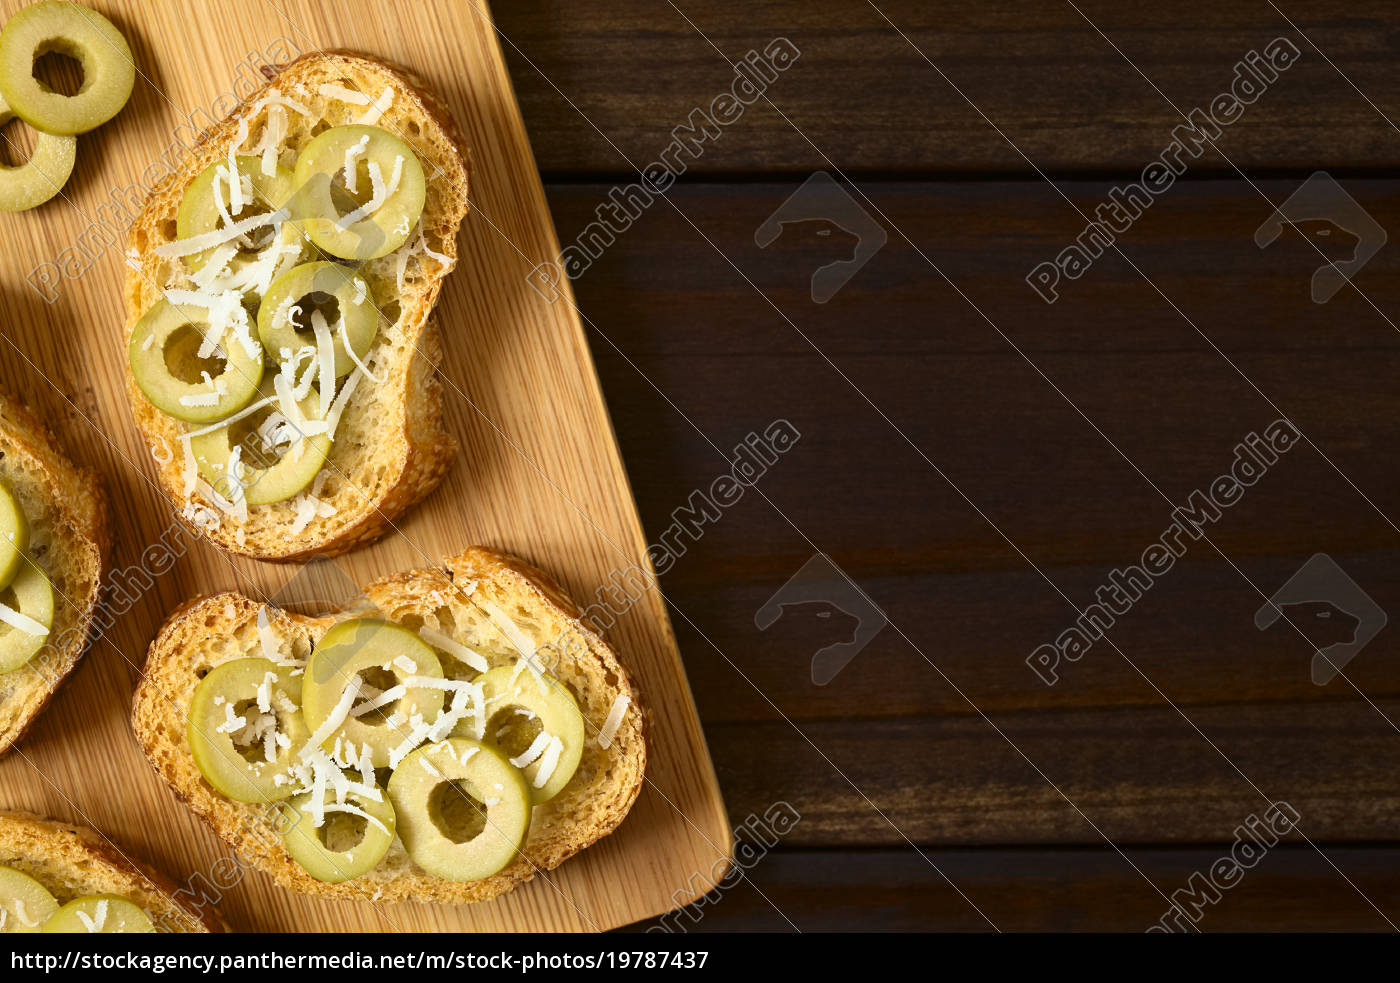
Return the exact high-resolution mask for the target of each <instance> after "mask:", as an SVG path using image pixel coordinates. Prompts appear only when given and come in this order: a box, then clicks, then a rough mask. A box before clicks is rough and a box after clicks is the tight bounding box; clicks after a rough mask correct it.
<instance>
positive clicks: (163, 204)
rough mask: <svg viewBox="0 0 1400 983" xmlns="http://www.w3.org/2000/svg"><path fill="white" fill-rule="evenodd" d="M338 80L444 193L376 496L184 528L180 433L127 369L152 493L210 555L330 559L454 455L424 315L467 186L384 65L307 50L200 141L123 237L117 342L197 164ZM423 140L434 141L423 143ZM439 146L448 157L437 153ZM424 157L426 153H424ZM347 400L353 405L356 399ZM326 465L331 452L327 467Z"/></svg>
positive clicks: (144, 290) (151, 275)
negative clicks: (251, 523) (270, 524)
mask: <svg viewBox="0 0 1400 983" xmlns="http://www.w3.org/2000/svg"><path fill="white" fill-rule="evenodd" d="M342 74H343V75H347V76H350V75H353V76H354V77H356V78H361V79H367V80H373V83H374V84H375V85H377V86H386V87H390V88H392V89H393V90H394V92H395V99H394V107H393V109H392V110H391V113H392V114H393V115H395V117H396V118H403V119H410V120H412V122H413V124H414V125H416V126H420V127H421V128H422V130H421V133H422V134H423V135H424V139H423V141H422V143H420V144H419V145H418V146H417V148H416V149H418V150H419V151H420V153H424V152H431V153H432V154H433V155H432V156H431V157H430V158H429V159H425V160H424V161H423V163H424V169H425V170H427V171H430V172H432V173H440V177H439V178H438V179H437V180H438V181H439V187H442V186H444V184H445V186H446V187H448V188H449V189H450V191H448V192H447V193H446V194H445V197H443V195H440V196H439V197H440V198H442V201H441V205H442V208H441V212H440V214H435V216H434V221H433V228H432V229H431V232H432V233H433V235H434V236H435V237H436V238H437V239H438V240H439V242H440V245H439V247H438V248H439V250H440V252H441V254H442V255H443V256H444V257H446V258H447V260H448V262H447V263H445V264H443V265H442V266H441V268H439V269H438V270H437V271H436V272H435V273H434V274H432V275H431V277H429V278H428V282H427V283H426V285H425V288H424V289H423V290H422V291H421V292H420V294H421V295H419V296H416V297H415V298H414V300H413V303H412V305H411V307H410V308H409V309H406V310H404V312H403V314H402V316H401V320H400V321H399V324H401V325H402V330H403V331H404V334H405V337H406V339H407V342H408V344H409V345H410V346H411V347H412V350H413V354H412V357H411V358H410V359H408V360H406V361H407V363H408V364H404V365H401V366H391V368H392V369H393V373H392V374H393V376H394V379H395V380H397V379H399V374H400V373H401V374H402V390H403V392H402V397H401V398H400V399H399V400H398V401H397V404H396V405H395V406H394V407H393V408H392V411H391V412H388V413H386V414H385V419H384V420H383V425H382V430H381V432H380V433H379V434H378V435H377V437H378V442H379V443H381V444H382V446H383V448H384V457H383V458H382V459H376V462H377V463H382V464H383V465H384V467H385V468H386V472H387V477H386V478H385V479H383V481H382V482H381V483H380V487H379V488H378V490H377V491H376V492H375V493H374V494H373V495H359V496H356V497H355V499H354V507H347V508H344V509H343V510H342V512H341V514H339V515H337V516H336V518H335V519H334V520H333V521H330V522H327V523H325V524H321V523H319V522H318V523H313V524H312V526H311V527H308V528H307V529H306V530H303V531H302V532H300V533H298V534H292V533H290V529H289V527H288V523H287V522H281V523H280V524H279V525H280V526H281V528H276V527H274V528H270V529H268V530H265V531H264V530H256V531H253V532H246V531H241V530H239V529H236V528H233V526H232V523H231V522H224V521H220V522H219V523H218V525H217V527H214V526H211V525H210V524H207V523H199V522H196V521H193V520H192V518H191V516H190V515H188V514H186V510H185V506H187V505H189V504H190V503H191V501H192V499H191V497H190V496H187V495H186V492H185V476H184V461H183V454H182V453H181V451H180V449H179V435H180V434H182V433H183V432H184V429H183V425H182V424H180V423H179V422H178V421H175V420H173V419H172V418H170V417H167V416H166V415H165V414H163V413H162V412H161V411H160V410H158V409H156V408H155V407H154V406H152V405H151V403H150V402H149V401H148V400H147V399H146V397H145V396H144V394H142V392H141V390H140V388H139V387H138V386H137V385H136V380H135V377H134V376H133V375H132V373H131V370H130V367H129V366H128V368H127V371H126V379H127V397H128V401H129V403H130V405H131V410H132V415H133V417H134V418H135V420H136V425H137V427H138V428H139V429H140V430H141V433H142V435H143V437H144V438H145V439H146V443H147V445H148V446H149V447H150V449H151V452H152V455H153V456H154V457H155V458H156V461H157V474H158V478H159V480H160V484H161V486H162V487H163V488H164V490H165V493H166V494H167V495H168V496H169V497H170V499H171V501H172V502H173V503H175V505H176V513H177V514H178V515H179V516H180V519H181V521H182V522H184V523H185V524H186V525H187V526H189V527H190V529H191V531H192V532H194V533H195V534H196V535H199V536H203V537H204V538H206V539H208V540H210V541H211V542H213V543H214V544H215V545H216V546H218V547H220V548H221V549H224V550H227V551H229V552H232V553H238V554H240V555H243V556H249V557H253V558H255V559H261V560H273V561H282V562H290V561H298V560H305V559H308V558H310V557H313V556H335V555H338V554H341V553H344V552H346V551H348V550H351V549H354V548H355V547H357V546H360V545H363V544H365V543H368V542H371V541H373V540H375V539H377V538H378V537H380V536H382V535H383V534H384V533H385V532H386V531H388V530H389V529H390V528H391V527H392V526H393V523H394V520H395V519H396V518H397V517H398V516H399V515H401V514H402V513H403V512H404V511H406V510H407V509H409V508H411V507H412V506H413V505H415V504H417V503H418V502H420V501H422V500H423V499H424V498H426V497H427V496H428V495H429V494H430V493H431V492H432V491H433V489H434V488H436V487H437V485H438V484H439V483H440V482H441V481H442V479H443V477H444V476H445V475H446V474H447V471H448V470H449V468H450V467H451V465H452V462H453V460H454V459H455V457H456V452H457V442H456V440H455V439H454V438H453V437H452V436H451V434H449V433H448V432H447V431H446V429H445V428H444V425H443V408H442V392H441V384H440V382H439V380H438V378H437V366H438V363H439V361H440V360H441V339H440V336H439V333H438V327H437V324H436V322H435V321H434V319H433V318H432V311H433V308H434V306H435V304H436V302H437V297H438V294H439V292H440V290H441V286H442V281H443V279H444V278H445V277H446V275H447V273H448V272H449V271H450V270H451V269H452V267H453V266H455V264H456V260H457V242H456V237H457V231H458V229H459V227H460V225H461V222H462V220H463V219H464V218H465V217H466V214H467V210H468V207H469V206H468V200H467V189H468V184H469V180H470V176H471V159H470V156H469V154H468V153H467V151H466V150H465V148H464V145H463V141H462V136H461V130H460V128H459V127H458V125H457V123H456V121H455V120H454V119H453V118H452V114H451V113H450V112H449V111H448V109H447V107H446V105H445V104H444V103H443V102H442V100H441V99H439V98H438V97H437V96H436V95H435V94H434V93H432V92H431V91H429V89H428V88H427V87H426V85H425V84H424V82H423V81H422V79H420V78H419V77H418V76H416V75H414V74H413V73H412V72H409V71H407V70H405V69H403V68H400V67H398V66H395V65H393V64H391V63H390V62H387V61H384V60H383V59H380V58H375V57H373V56H369V55H363V54H357V53H354V52H349V51H329V52H319V51H318V52H311V53H309V54H306V55H302V56H301V57H299V58H297V59H296V60H294V61H292V62H290V63H288V64H287V65H285V66H280V67H279V68H278V70H277V71H276V73H275V74H270V76H269V79H268V81H267V83H266V84H265V85H264V86H263V87H262V88H261V89H259V90H258V91H256V92H254V93H252V94H251V95H249V96H248V97H247V98H246V99H245V100H243V102H241V103H240V104H239V105H238V106H237V107H236V108H235V109H234V111H233V112H232V113H230V115H229V116H228V117H227V118H225V119H224V120H222V121H220V122H219V123H218V124H216V125H215V126H213V127H211V128H210V129H208V130H206V131H205V132H204V133H203V134H201V136H200V138H199V140H198V141H196V146H195V147H194V149H193V151H192V153H191V154H190V156H189V157H188V158H187V159H186V160H185V161H184V163H183V165H182V166H181V167H180V168H179V169H178V170H176V171H175V172H173V173H171V174H169V175H168V176H167V177H166V178H165V179H164V180H162V181H161V182H160V183H159V184H158V185H157V186H156V187H155V189H154V190H153V191H152V192H151V194H150V196H149V197H148V199H147V202H146V204H145V206H144V207H143V209H142V211H141V212H140V214H139V215H138V216H137V217H136V220H135V221H134V222H133V223H132V226H131V230H130V233H129V243H128V246H129V248H128V260H129V262H128V263H127V274H126V289H125V293H126V307H127V323H126V333H125V338H126V340H127V341H128V342H129V341H130V338H131V333H132V331H133V329H134V328H135V325H136V322H137V321H139V320H140V318H141V316H142V315H143V314H144V313H145V312H146V310H148V309H149V307H150V306H151V304H152V303H154V301H155V300H156V299H158V297H159V291H158V290H157V288H156V285H157V284H161V283H162V280H163V278H162V277H161V276H160V275H159V272H158V271H159V270H160V268H161V266H160V263H159V262H158V261H157V260H155V259H154V258H153V256H152V251H153V249H154V248H155V247H156V246H158V245H160V244H161V243H162V242H166V241H169V240H170V238H171V237H170V235H169V231H168V226H169V225H170V223H172V222H173V220H174V216H175V214H176V211H177V209H178V207H179V203H180V199H181V198H182V196H183V194H184V191H185V189H186V188H187V187H188V186H189V184H190V183H191V182H192V181H193V180H194V178H195V177H196V176H198V175H199V173H200V172H201V171H203V170H204V169H205V168H206V167H208V166H209V165H210V164H213V163H215V162H217V161H218V160H220V159H223V158H224V157H226V156H227V151H228V147H229V145H230V144H231V143H232V142H233V141H234V140H236V139H237V133H238V126H239V122H240V120H242V119H243V118H244V117H245V116H247V115H248V114H250V113H251V111H252V110H253V109H254V107H256V105H257V104H258V102H259V101H260V100H261V99H262V98H263V97H264V96H266V95H267V94H268V93H269V91H271V90H273V89H277V90H279V91H282V92H283V93H284V94H285V93H286V91H287V90H288V89H289V88H290V87H293V86H296V85H298V84H305V83H309V82H314V81H316V80H318V79H323V78H332V79H333V78H335V77H337V76H339V75H342ZM376 91H378V90H376ZM429 136H431V137H435V138H439V137H440V139H433V140H430V139H428V137H429ZM444 147H450V148H451V149H450V151H445V150H444V151H443V152H438V151H439V150H442V148H444ZM424 148H429V149H428V150H427V151H425V149H424ZM429 187H430V200H429V207H427V208H425V210H424V223H425V231H428V230H427V228H426V226H427V223H428V221H429V212H430V211H433V209H432V203H433V199H432V197H431V195H432V194H433V193H434V192H433V191H432V188H433V184H432V182H431V181H430V183H429ZM382 300H383V299H382V298H381V301H382ZM385 306H387V305H385ZM396 384H397V383H396ZM355 398H357V399H358V398H362V397H361V396H360V395H359V394H358V393H357V395H356V397H355ZM334 456H335V452H334V450H333V451H332V460H334ZM331 466H332V465H329V464H328V465H327V467H328V468H329V467H331ZM363 477H364V476H363V475H357V474H353V473H351V474H347V475H346V479H347V480H348V481H349V482H351V483H354V482H356V481H357V479H362V478H363ZM279 504H285V503H279ZM269 508H273V507H269V506H259V507H256V508H255V509H254V512H255V514H256V513H257V512H258V511H259V510H263V514H265V515H266V514H271V513H269V512H267V511H266V510H268V509H269ZM278 514H279V515H280V514H281V513H278Z"/></svg>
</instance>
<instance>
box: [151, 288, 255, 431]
mask: <svg viewBox="0 0 1400 983" xmlns="http://www.w3.org/2000/svg"><path fill="white" fill-rule="evenodd" d="M208 317H209V311H208V309H207V308H203V307H200V306H199V305H196V304H180V305H176V304H172V303H170V301H168V300H160V301H157V302H156V304H155V305H154V306H153V307H152V308H151V309H150V310H149V311H147V312H146V313H145V315H144V316H142V318H141V320H139V321H137V322H136V327H135V328H134V329H133V330H132V332H131V344H130V345H129V346H128V349H127V356H128V359H129V360H130V364H131V374H132V377H133V378H134V379H135V380H136V385H137V386H138V387H140V389H141V391H142V392H143V393H145V394H146V398H147V399H148V400H150V401H151V404H152V405H154V406H155V408H156V409H158V410H160V411H161V412H163V413H167V414H169V415H170V416H173V417H175V418H176V419H178V420H184V421H186V422H188V423H212V422H214V421H216V420H222V419H223V418H224V417H226V416H229V415H231V414H233V413H236V412H238V411H239V410H241V409H242V408H243V407H245V406H247V405H248V404H249V403H250V402H252V400H253V397H254V396H255V395H256V394H257V391H258V383H259V382H261V381H262V374H263V353H262V348H261V346H257V347H255V348H254V350H253V351H252V352H251V353H249V352H248V350H247V348H246V347H245V346H244V345H243V343H242V342H241V341H239V340H238V339H237V338H235V337H233V331H232V329H230V330H229V331H227V332H226V337H225V341H224V344H223V346H222V348H223V350H222V351H221V352H218V353H217V354H218V355H219V356H221V360H222V362H223V366H222V368H220V367H218V365H217V362H218V361H219V360H220V359H217V358H216V359H213V360H210V359H203V360H201V359H199V358H198V352H197V350H196V348H197V346H196V343H197V342H198V343H200V345H199V347H202V339H203V337H204V335H205V334H206V331H207V325H208V323H209V322H208ZM186 329H189V330H188V331H187V330H186ZM171 358H175V359H176V361H177V363H179V364H181V365H182V366H193V369H191V370H189V371H187V372H186V374H185V376H184V377H181V376H177V375H176V374H175V372H173V371H172V370H171V367H170V360H171ZM204 365H211V366H212V371H206V372H205V373H204V374H206V375H207V376H208V377H209V378H208V380H207V381H187V380H192V379H194V378H198V376H197V375H196V372H197V371H198V370H199V369H201V368H202V367H203V366H204Z"/></svg>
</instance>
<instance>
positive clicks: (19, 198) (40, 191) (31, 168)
mask: <svg viewBox="0 0 1400 983" xmlns="http://www.w3.org/2000/svg"><path fill="white" fill-rule="evenodd" d="M12 119H15V113H14V110H12V109H10V106H9V103H7V102H5V100H4V98H3V97H0V126H4V125H5V124H6V123H8V122H10V120H12ZM37 132H38V138H37V140H36V141H35V143H34V152H33V153H32V154H30V155H29V159H28V160H27V161H25V162H24V163H23V164H19V165H17V166H15V167H5V166H0V212H22V211H25V210H27V209H30V208H35V207H37V206H39V205H42V204H43V203H44V202H46V201H48V200H49V199H50V198H52V197H53V196H54V195H56V194H58V193H59V192H60V191H62V190H63V186H64V185H65V184H66V183H67V182H68V176H69V175H70V174H72V173H73V164H74V162H75V161H76V160H77V159H78V138H77V137H71V136H58V135H56V134H53V133H45V132H44V131H43V130H38V131H37Z"/></svg>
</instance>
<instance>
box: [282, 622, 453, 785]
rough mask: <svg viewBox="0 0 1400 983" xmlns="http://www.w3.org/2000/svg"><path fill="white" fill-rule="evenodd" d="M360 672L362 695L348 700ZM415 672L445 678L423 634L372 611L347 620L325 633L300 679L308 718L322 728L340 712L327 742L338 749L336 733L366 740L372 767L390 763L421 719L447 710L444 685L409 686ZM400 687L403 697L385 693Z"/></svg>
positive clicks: (360, 742) (354, 742)
mask: <svg viewBox="0 0 1400 983" xmlns="http://www.w3.org/2000/svg"><path fill="white" fill-rule="evenodd" d="M356 677H359V685H358V688H357V691H356V697H355V698H354V702H353V704H352V705H350V706H349V707H346V705H345V703H344V700H345V698H346V691H347V689H348V688H349V687H350V686H351V685H354V683H355V679H356ZM414 678H420V679H422V678H431V679H441V678H442V663H441V662H439V661H438V657H437V653H436V652H434V651H433V650H432V649H431V648H429V647H428V646H427V644H426V643H425V642H424V641H423V640H422V639H420V638H419V637H418V636H417V635H415V634H414V633H413V632H411V631H409V630H408V629H406V628H400V627H399V626H397V625H394V624H391V623H389V622H387V621H379V620H377V619H373V618H354V619H351V620H348V621H342V622H340V623H338V624H336V625H333V626H332V627H331V629H330V630H329V631H327V632H326V633H325V634H324V635H322V636H321V639H320V641H318V642H317V643H316V647H315V649H313V650H312V652H311V658H310V659H308V660H307V663H306V680H305V682H304V683H303V684H302V709H303V711H304V712H305V714H306V725H307V726H308V727H310V728H311V729H312V731H313V732H319V731H321V729H322V725H323V724H325V723H326V721H328V720H331V719H333V718H335V717H337V716H338V717H340V721H341V722H340V725H339V726H337V727H335V728H334V729H333V730H332V731H331V732H330V733H329V734H327V735H326V736H325V739H324V740H323V741H322V746H323V747H324V748H325V749H326V750H328V751H329V750H332V749H333V748H334V747H335V743H336V741H337V740H343V741H344V742H345V743H346V744H348V745H350V746H351V747H356V748H358V747H361V746H365V747H368V748H369V751H370V753H371V755H372V756H373V761H374V767H376V768H383V767H386V766H388V765H389V763H390V761H391V760H392V755H393V752H394V751H395V750H396V749H398V748H400V747H402V746H403V745H404V742H405V741H406V740H408V738H409V737H410V736H411V734H412V732H413V730H414V724H415V721H418V722H422V721H426V722H428V723H432V722H433V721H434V720H436V719H437V715H438V713H439V712H441V710H442V704H443V691H442V690H441V689H435V688H433V687H431V686H426V685H415V686H411V687H410V686H408V682H409V680H412V679H414ZM400 687H402V688H401V689H400ZM394 691H397V692H398V693H399V694H400V695H399V696H398V698H397V699H387V698H385V697H384V696H382V695H381V694H387V693H391V692H394ZM409 747H412V744H409ZM404 753H406V749H405V752H404Z"/></svg>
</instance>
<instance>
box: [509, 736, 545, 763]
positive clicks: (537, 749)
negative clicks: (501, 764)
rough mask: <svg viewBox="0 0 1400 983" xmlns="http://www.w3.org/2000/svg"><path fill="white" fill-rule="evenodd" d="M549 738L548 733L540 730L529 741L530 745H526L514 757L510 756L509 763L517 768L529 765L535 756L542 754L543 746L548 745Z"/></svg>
mask: <svg viewBox="0 0 1400 983" xmlns="http://www.w3.org/2000/svg"><path fill="white" fill-rule="evenodd" d="M550 740H551V737H550V735H549V734H546V733H545V732H544V731H540V733H539V734H538V735H537V736H536V737H535V739H534V741H533V742H531V744H530V746H529V747H527V748H526V749H525V750H524V751H521V752H520V753H519V754H518V755H516V756H515V757H513V758H511V759H510V763H511V764H513V765H515V767H517V768H527V767H529V766H530V764H531V763H533V762H534V761H535V759H536V758H538V757H539V756H540V755H542V754H544V752H545V748H547V747H549V742H550Z"/></svg>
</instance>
